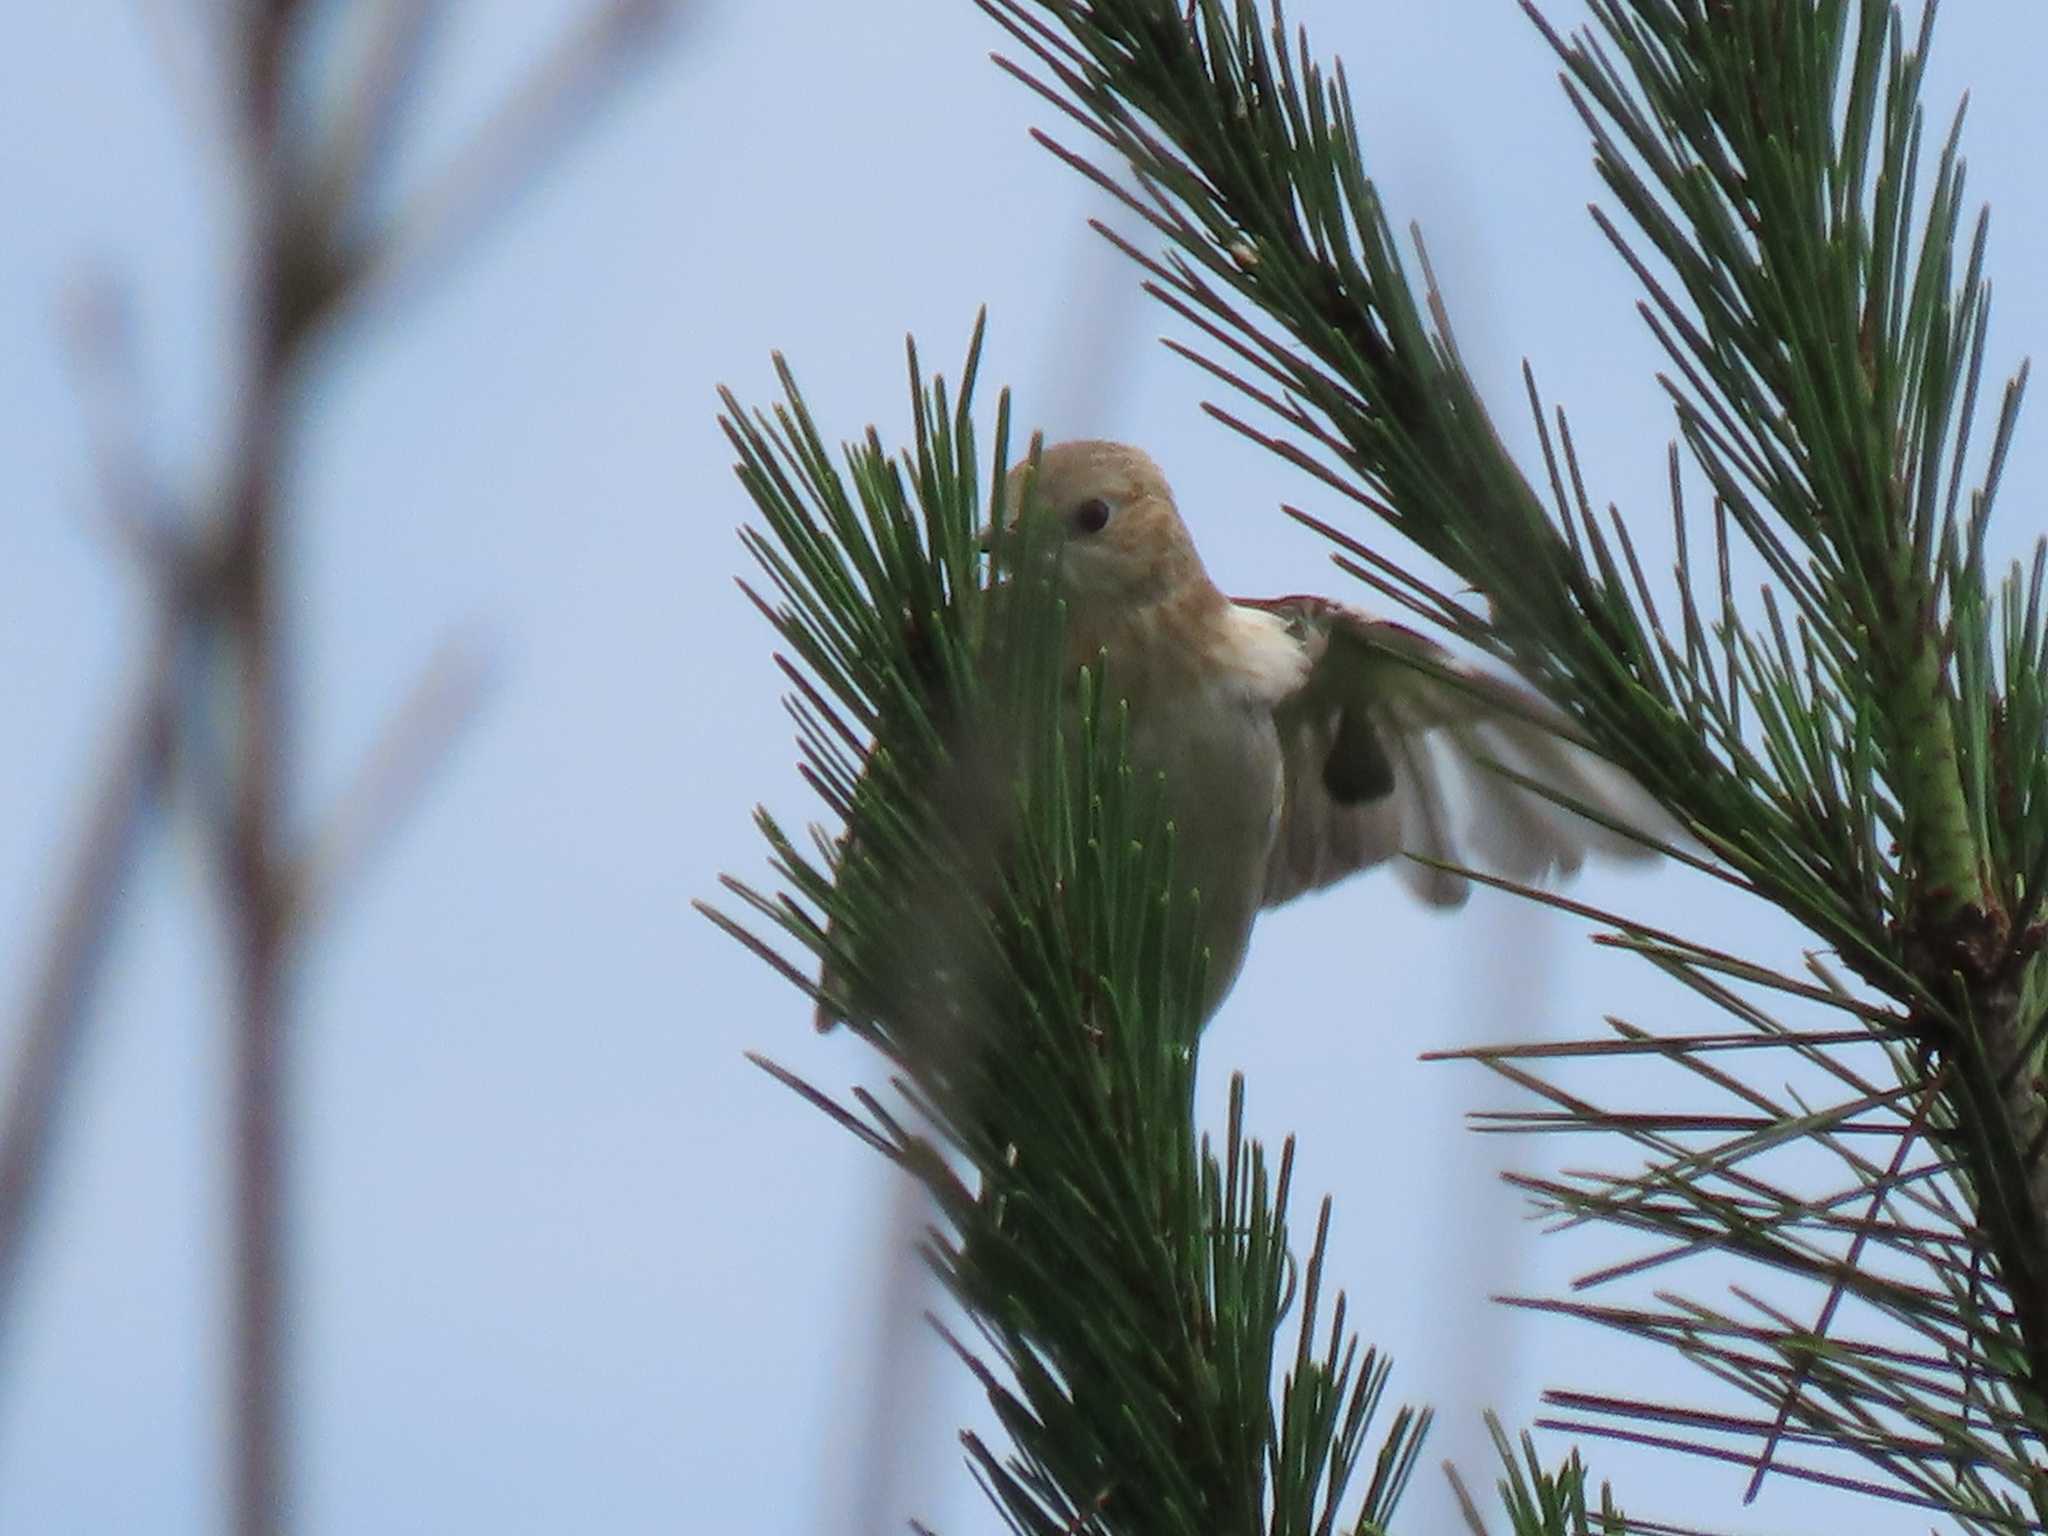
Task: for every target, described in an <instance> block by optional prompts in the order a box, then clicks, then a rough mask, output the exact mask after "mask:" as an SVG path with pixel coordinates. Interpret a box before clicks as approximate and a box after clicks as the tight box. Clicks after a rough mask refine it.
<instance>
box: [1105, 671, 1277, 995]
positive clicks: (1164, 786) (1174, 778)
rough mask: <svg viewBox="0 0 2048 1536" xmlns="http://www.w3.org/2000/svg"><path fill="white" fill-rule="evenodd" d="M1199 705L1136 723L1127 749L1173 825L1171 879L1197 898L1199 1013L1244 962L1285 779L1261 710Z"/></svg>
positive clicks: (1231, 704) (1250, 706) (1209, 703)
mask: <svg viewBox="0 0 2048 1536" xmlns="http://www.w3.org/2000/svg"><path fill="white" fill-rule="evenodd" d="M1204 704H1205V706H1206V707H1201V708H1197V709H1194V710H1189V711H1186V712H1176V718H1173V719H1170V720H1168V719H1157V720H1155V719H1147V718H1143V717H1140V718H1136V719H1134V720H1133V721H1132V730H1131V741H1130V748H1129V751H1130V759H1131V767H1132V769H1133V770H1134V771H1135V772H1136V773H1137V774H1138V775H1139V777H1140V781H1141V782H1142V781H1143V780H1144V779H1147V778H1150V777H1151V776H1153V775H1157V776H1159V778H1160V780H1161V791H1162V794H1163V797H1164V807H1163V808H1164V812H1165V819H1166V820H1167V821H1169V822H1171V823H1172V825H1173V828H1174V874H1175V883H1176V885H1178V886H1179V887H1180V888H1181V889H1182V890H1184V891H1187V892H1191V893H1194V894H1197V895H1198V896H1199V898H1200V905H1199V911H1200V917H1199V923H1200V931H1201V938H1202V943H1203V944H1204V946H1205V947H1206V948H1207V949H1208V952H1209V961H1208V968H1207V970H1206V971H1205V973H1204V975H1205V982H1204V986H1203V993H1204V995H1203V999H1202V1014H1203V1016H1204V1017H1205V1018H1206V1017H1207V1016H1208V1015H1209V1014H1210V1013H1212V1012H1213V1011H1214V1010H1215V1008H1216V1005H1217V1004H1218V1003H1220V1002H1221V1001H1222V999H1223V996H1224V994H1225V993H1227V992H1228V991H1229V990H1230V987H1231V984H1232V983H1233V982H1234V981H1236V979H1237V973H1238V971H1239V969H1240V968H1241V967H1242V966H1243V964H1244V957H1245V949H1246V946H1247V945H1248V944H1249V942H1250V939H1251V929H1252V922H1253V920H1254V919H1255V918H1256V917H1257V916H1258V912H1259V901H1260V895H1261V892H1262V891H1263V890H1264V887H1265V881H1266V862H1267V860H1268V858H1269V857H1270V856H1271V854H1272V849H1273V840H1274V838H1275V837H1276V836H1277V835H1278V832H1279V826H1280V811H1281V803H1280V799H1281V789H1282V782H1283V781H1282V767H1281V757H1280V741H1279V737H1278V735H1277V734H1276V733H1275V731H1274V728H1273V718H1272V714H1271V712H1270V710H1269V709H1268V708H1266V707H1263V706H1257V705H1253V704H1250V703H1248V702H1247V703H1244V704H1240V703H1239V702H1238V701H1236V700H1229V701H1223V700H1207V701H1204ZM1147 713H1148V714H1149V711H1148V712H1147Z"/></svg>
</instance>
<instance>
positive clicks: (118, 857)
mask: <svg viewBox="0 0 2048 1536" xmlns="http://www.w3.org/2000/svg"><path fill="white" fill-rule="evenodd" d="M176 647H177V637H176V631H175V629H174V628H173V627H171V626H169V625H163V626H160V627H159V633H158V635H157V639H156V642H155V645H154V647H153V649H152V652H151V654H150V657H149V660H148V662H147V665H146V666H145V667H144V670H143V676H142V679H141V682H140V684H139V686H138V687H137V688H136V690H135V697H134V698H133V699H132V700H131V701H130V702H129V703H128V704H127V705H126V706H125V707H124V708H123V709H122V711H121V713H120V718H119V720H118V723H117V724H116V725H115V727H114V730H113V733H112V735H111V738H110V739H109V742H108V746H107V750H106V753H105V757H104V763H105V766H104V767H103V769H102V770H101V778H100V783H99V786H98V788H97V789H96V790H95V791H94V792H93V795H92V799H91V805H90V809H89V810H88V811H87V813H86V818H85V825H84V827H83V829H82V831H81V833H80V835H79V839H78V845H77V851H76V852H75V853H74V854H73V856H72V862H71V868H70V873H69V875H68V876H67V877H66V879H65V881H64V884H63V893H62V895H61V896H60V897H59V899H58V902H57V906H56V911H55V914H54V917H53V920H52V923H51V929H50V937H49V940H48V941H47V943H46V944H45V945H44V946H43V951H42V964H41V967H40V968H39V970H38V972H37V975H36V979H35V982H34V984H33V986H32V987H31V988H30V992H29V999H28V1003H27V1006H26V1007H25V1009H24V1010H23V1016H22V1023H21V1027H20V1031H19V1036H18V1038H19V1040H20V1044H19V1046H18V1047H17V1051H16V1056H15V1060H14V1063H13V1067H12V1070H11V1073H10V1076H9V1078H8V1083H7V1098H6V1101H5V1109H4V1111H0V1327H4V1325H5V1324H6V1323H7V1322H8V1321H10V1319H11V1317H12V1311H13V1303H14V1300H15V1294H16V1290H15V1288H16V1285H17V1283H18V1282H19V1280H20V1277H21V1269H22V1262H23V1252H24V1250H25V1248H26V1246H27V1241H28V1234H29V1231H30V1221H31V1218H32V1217H33V1216H34V1215H35V1211H36V1205H37V1197H38V1196H39V1194H40V1193H41V1190H42V1186H43V1182H44V1177H45V1172H46V1169H47V1167H48V1164H49V1160H50V1153H51V1149H52V1147H53V1146H54V1144H55V1142H56V1139H57V1135H58V1130H59V1127H60V1125H61V1122H62V1112H63V1108H64V1104H65V1090H66V1086H67V1083H68V1080H69V1078H70V1075H71V1068H72V1064H73V1062H74V1061H75V1060H76V1058H77V1056H78V1049H79V1043H80V1041H81V1039H82V1037H83V1034H84V1026H85V1019H86V1015H87V1013H88V1011H89V1009H90V1007H91V1003H92V998H93V992H94V986H95V983H97V981H98V980H99V976H100V968H101V967H100V962H101V960H102V958H103V957H104V956H105V954H106V950H107V945H108V942H109V940H110V938H111V936H112V934H113V929H114V920H115V918H116V917H117V916H118V915H119V912H120V906H121V897H122V895H123V893H124V889H125V887H126V885H127V876H128V873H129V870H130V869H131V868H132V866H133V864H134V862H135V856H136V854H137V852H138V851H139V850H140V848H141V847H142V845H143V841H144V834H145V832H146V830H147V828H148V825H149V821H150V817H151V815H152V813H153V812H154V811H155V809H156V808H157V806H158V804H159V803H160V799H161V795H162V791H163V786H164V778H165V774H166V771H167V768H168V765H169V762H170V747H171V710H172V687H173V671H174V666H175V656H176Z"/></svg>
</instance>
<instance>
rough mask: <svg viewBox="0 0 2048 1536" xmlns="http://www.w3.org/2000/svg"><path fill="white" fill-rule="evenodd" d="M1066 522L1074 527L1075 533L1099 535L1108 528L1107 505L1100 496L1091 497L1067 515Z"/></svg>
mask: <svg viewBox="0 0 2048 1536" xmlns="http://www.w3.org/2000/svg"><path fill="white" fill-rule="evenodd" d="M1067 521H1068V522H1070V523H1072V524H1073V525H1074V531H1075V532H1076V533H1100V532H1102V530H1103V529H1104V528H1107V527H1108V526H1109V503H1108V502H1106V501H1104V500H1103V499H1102V498H1101V497H1100V496H1091V497H1089V498H1088V500H1086V501H1084V502H1082V503H1081V505H1079V506H1078V507H1076V508H1074V510H1073V511H1072V512H1070V513H1068V514H1067Z"/></svg>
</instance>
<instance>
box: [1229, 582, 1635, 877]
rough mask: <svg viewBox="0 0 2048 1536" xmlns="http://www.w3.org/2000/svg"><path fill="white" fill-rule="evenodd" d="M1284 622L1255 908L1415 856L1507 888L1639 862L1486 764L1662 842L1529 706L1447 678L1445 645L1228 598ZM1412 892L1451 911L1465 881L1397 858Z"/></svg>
mask: <svg viewBox="0 0 2048 1536" xmlns="http://www.w3.org/2000/svg"><path fill="white" fill-rule="evenodd" d="M1239 601H1240V602H1242V603H1243V604H1244V606H1246V607H1249V608H1257V609H1261V610H1263V611H1265V612H1267V613H1271V614H1274V615H1275V616H1277V617H1279V618H1280V619H1282V620H1284V621H1285V622H1286V623H1287V625H1288V627H1289V629H1290V630H1291V631H1292V632H1293V633H1294V636H1295V638H1296V639H1297V640H1298V641H1300V643H1301V644H1302V646H1303V647H1304V648H1305V649H1306V650H1307V652H1308V655H1309V670H1308V674H1307V677H1306V679H1305V680H1304V682H1303V683H1302V685H1301V687H1299V688H1298V689H1296V690H1295V691H1294V692H1293V693H1291V694H1289V695H1287V696H1286V697H1285V698H1283V699H1282V700H1281V701H1280V702H1279V703H1278V704H1277V705H1275V706H1274V710H1273V718H1274V723H1275V725H1276V726H1277V727H1278V728H1279V733H1280V745H1281V751H1282V754H1283V758H1284V762H1285V773H1286V798H1285V804H1284V808H1283V810H1282V812H1281V824H1280V833H1279V837H1278V838H1277V839H1276V841H1275V843H1274V847H1273V853H1272V857H1271V858H1270V859H1269V861H1268V863H1267V868H1266V889H1265V905H1267V906H1277V905H1279V904H1280V903H1281V902H1284V901H1291V900H1292V899H1293V898H1294V897H1296V896H1299V895H1301V894H1302V893H1303V892H1304V891H1313V890H1319V889H1321V888H1322V887H1323V886H1326V885H1329V884H1332V883H1333V882H1335V881H1338V880H1341V879H1343V878H1344V877H1345V876H1347V875H1351V874H1355V873H1357V872H1358V871H1360V870H1363V869H1369V868H1370V867H1372V866H1373V865H1375V864H1378V863H1381V862H1383V861H1384V860H1387V859H1390V858H1393V857H1394V855H1396V854H1402V853H1407V854H1415V855H1418V856H1420V857H1421V858H1423V859H1429V860H1435V861H1438V862H1440V863H1446V864H1458V865H1464V866H1467V867H1469V868H1474V869H1482V870H1485V871H1487V872H1488V873H1491V874H1497V875H1501V876H1503V877H1505V878H1507V879H1510V880H1516V881H1522V882H1536V881H1540V880H1543V879H1546V878H1548V877H1552V876H1558V875H1569V874H1572V873H1574V872H1576V871H1577V869H1578V868H1579V866H1580V865H1581V864H1582V863H1583V862H1584V861H1585V858H1586V855H1587V854H1589V853H1599V854H1603V855H1607V856H1611V857H1617V858H1624V859H1628V858H1637V859H1640V858H1647V857H1650V856H1651V850H1649V849H1648V848H1646V847H1645V846H1644V845H1643V843H1641V842H1640V841H1638V840H1636V839H1633V838H1630V837H1627V836H1625V835H1623V834H1621V833H1619V832H1616V831H1615V830H1613V829H1612V828H1610V827H1607V826H1603V825H1601V824H1600V823H1599V822H1596V821H1593V820H1590V819H1589V818H1587V817H1585V816H1581V815H1579V814H1578V813H1577V812H1575V811H1572V810H1569V809H1567V808H1566V807H1565V806H1563V805H1561V804H1559V803H1558V802H1557V801H1555V800H1552V799H1548V798H1546V797H1545V796H1543V795H1541V794H1539V793H1536V792H1534V791H1532V790H1530V789H1528V788H1526V787H1524V786H1523V785H1520V784H1517V783H1516V782H1514V780H1513V779H1511V778H1508V777H1506V776H1504V775H1503V774H1501V773H1500V772H1497V771H1496V770H1495V767H1493V766H1491V765H1498V766H1499V767H1500V768H1505V769H1507V770H1509V771H1510V772H1511V773H1515V774H1520V775H1522V776H1523V777H1525V778H1527V779H1529V780H1531V781H1533V782H1535V783H1538V784H1541V785H1543V786H1545V787H1546V788H1548V789H1549V790H1551V791H1552V792H1553V793H1555V794H1557V795H1559V796H1561V797H1562V798H1563V799H1565V800H1568V801H1572V802H1575V803H1577V804H1581V805H1585V806H1588V807H1591V808H1593V809H1595V810H1597V811H1598V812H1600V813H1601V814H1602V815H1604V816H1606V817H1608V818H1609V819H1611V820H1613V821H1616V822H1618V823H1620V824H1622V825H1624V826H1628V827H1634V828H1638V829H1643V830H1645V831H1653V830H1656V831H1661V830H1662V829H1666V828H1668V827H1669V826H1670V819H1669V817H1668V816H1667V815H1666V814H1665V812H1664V811H1663V809H1662V808H1661V807H1660V806H1658V805H1657V803H1656V802H1655V801H1654V800H1652V799H1651V798H1650V796H1649V795H1648V793H1646V792H1645V791H1644V790H1643V789H1642V787H1641V786H1640V785H1638V784H1637V783H1636V782H1635V781H1634V780H1633V779H1631V778H1630V777H1629V776H1628V775H1627V774H1625V773H1623V772H1622V771H1621V770H1620V769H1619V768H1616V767H1615V766H1614V765H1613V764H1611V763H1609V762H1607V761H1606V760H1605V759H1604V758H1601V757H1599V756H1598V755H1596V754H1595V753H1594V752H1593V751H1592V750H1591V749H1590V748H1588V747H1586V746H1584V745H1582V744H1581V743H1580V742H1579V741H1578V739H1577V737H1576V732H1575V731H1574V730H1573V728H1572V726H1571V724H1570V722H1569V721H1568V720H1567V719H1566V718H1565V716H1564V715H1563V714H1562V713H1560V712H1559V711H1558V710H1557V709H1556V708H1555V707H1554V706H1553V705H1551V704H1550V703H1548V702H1547V701H1546V700H1544V699H1543V698H1542V697H1541V696H1540V695H1538V694H1536V693H1534V692H1532V691H1531V690H1529V689H1527V688H1524V687H1521V686H1519V685H1517V684H1515V683H1512V682H1507V681H1504V680H1502V679H1499V678H1495V677H1489V676H1486V675H1484V674H1482V673H1478V672H1473V671H1469V670H1467V669H1465V668H1462V667H1459V666H1457V665H1456V664H1455V663H1454V662H1453V661H1452V659H1451V657H1450V655H1449V653H1448V652H1446V651H1444V650H1443V648H1442V647H1440V646H1438V645H1436V644H1434V643H1433V642H1431V641H1429V640H1427V639H1425V638H1424V637H1423V636H1421V635H1419V634H1416V633H1415V632H1414V631H1413V630H1410V629H1406V628H1403V627H1402V626H1401V625H1399V624H1391V623H1387V622H1386V621H1384V620H1377V619H1373V618H1370V617H1368V616H1367V615H1365V614H1363V613H1360V612H1359V611H1358V610H1356V609H1354V608H1347V607H1345V606H1344V605H1343V604H1341V603H1334V602H1330V601H1329V600H1327V599H1325V598H1318V597H1281V598H1272V599H1268V600H1265V601H1249V600H1245V599H1239ZM1397 873H1399V875H1400V877H1401V880H1402V882H1403V883H1404V884H1406V885H1407V886H1408V887H1409V889H1411V890H1412V891H1414V892H1415V893H1416V894H1417V895H1418V896H1420V897H1421V898H1422V899H1423V900H1424V901H1427V902H1429V903H1431V904H1432V905H1435V906H1455V905H1457V904H1458V903H1459V902H1462V901H1463V900H1464V899H1465V897H1466V895H1467V894H1468V891H1469V884H1470V883H1469V882H1468V881H1466V880H1465V879H1463V878H1462V877H1461V876H1459V875H1456V874H1453V873H1451V872H1450V871H1448V870H1444V869H1439V868H1435V867H1433V866H1432V865H1431V864H1426V863H1418V862H1416V861H1415V860H1413V859H1405V858H1404V859H1401V860H1399V861H1398V867H1397Z"/></svg>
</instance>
